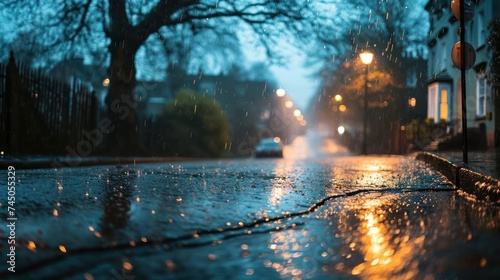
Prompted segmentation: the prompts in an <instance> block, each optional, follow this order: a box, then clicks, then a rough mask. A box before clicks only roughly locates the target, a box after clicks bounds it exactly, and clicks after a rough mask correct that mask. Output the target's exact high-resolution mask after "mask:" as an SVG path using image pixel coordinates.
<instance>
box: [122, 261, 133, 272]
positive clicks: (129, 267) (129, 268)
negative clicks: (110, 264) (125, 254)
mask: <svg viewBox="0 0 500 280" xmlns="http://www.w3.org/2000/svg"><path fill="white" fill-rule="evenodd" d="M122 266H123V269H125V270H126V271H131V270H132V269H133V268H134V267H133V266H132V264H131V263H129V262H127V261H124V262H123V264H122Z"/></svg>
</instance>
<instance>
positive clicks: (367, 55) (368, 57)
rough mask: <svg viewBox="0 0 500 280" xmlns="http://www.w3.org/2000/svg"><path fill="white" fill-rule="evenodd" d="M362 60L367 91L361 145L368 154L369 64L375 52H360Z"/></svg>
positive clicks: (364, 153)
mask: <svg viewBox="0 0 500 280" xmlns="http://www.w3.org/2000/svg"><path fill="white" fill-rule="evenodd" d="M359 58H360V59H361V62H362V63H363V64H364V65H366V67H365V93H364V97H363V98H364V111H365V113H364V118H363V142H362V146H361V154H363V155H366V138H367V125H368V65H370V63H372V60H373V53H371V52H369V51H363V52H362V53H360V54H359Z"/></svg>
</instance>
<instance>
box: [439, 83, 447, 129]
mask: <svg viewBox="0 0 500 280" xmlns="http://www.w3.org/2000/svg"><path fill="white" fill-rule="evenodd" d="M439 111H440V113H439V119H441V120H445V121H447V120H448V90H446V89H441V101H440V104H439Z"/></svg>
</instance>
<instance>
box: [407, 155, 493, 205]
mask: <svg viewBox="0 0 500 280" xmlns="http://www.w3.org/2000/svg"><path fill="white" fill-rule="evenodd" d="M440 155H441V156H440ZM440 155H437V154H432V153H428V152H420V153H418V154H417V156H416V158H417V159H418V160H422V161H424V162H425V163H427V164H429V165H430V166H432V167H433V168H434V169H435V170H436V171H438V172H439V173H441V174H443V175H444V176H445V177H446V178H447V179H448V180H450V182H452V183H453V184H454V185H455V186H456V187H457V188H459V189H460V190H462V191H464V192H466V193H468V194H470V195H473V196H475V197H476V198H477V199H480V200H484V201H488V202H493V203H499V202H500V181H498V180H497V179H495V178H493V177H492V175H486V174H488V173H489V174H493V173H492V171H493V170H492V168H487V167H492V166H494V165H493V164H492V162H493V159H496V157H491V156H490V157H487V156H486V154H480V153H478V154H474V155H470V160H469V161H470V163H469V164H467V165H464V164H463V161H462V160H461V159H460V160H458V159H457V158H456V156H455V155H454V154H452V153H441V154H440ZM474 158H475V160H473V159H474ZM486 158H488V159H489V160H485V159H486ZM478 159H480V160H478ZM478 171H483V172H484V173H483V172H478ZM485 173H486V174H485Z"/></svg>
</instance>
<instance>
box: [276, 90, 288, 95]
mask: <svg viewBox="0 0 500 280" xmlns="http://www.w3.org/2000/svg"><path fill="white" fill-rule="evenodd" d="M285 94H286V92H285V90H284V89H282V88H279V89H277V90H276V95H277V96H278V97H283V96H285Z"/></svg>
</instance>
